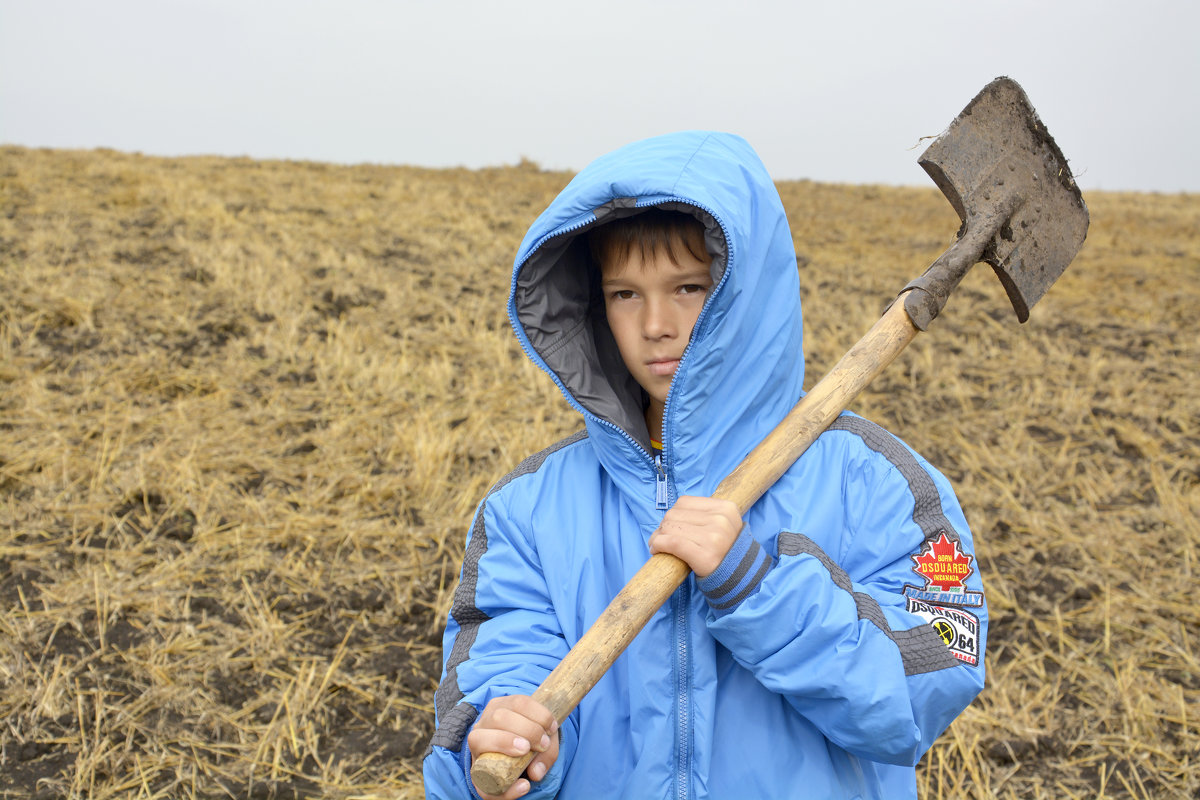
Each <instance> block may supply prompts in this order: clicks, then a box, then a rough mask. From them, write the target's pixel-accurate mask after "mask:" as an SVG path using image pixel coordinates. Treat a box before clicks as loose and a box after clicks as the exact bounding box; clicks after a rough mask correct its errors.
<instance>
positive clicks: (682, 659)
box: [511, 197, 734, 800]
mask: <svg viewBox="0 0 1200 800" xmlns="http://www.w3.org/2000/svg"><path fill="white" fill-rule="evenodd" d="M666 202H680V203H686V204H687V205H691V206H695V207H696V208H699V209H701V210H703V211H704V212H705V213H707V214H708V215H709V216H711V217H712V218H713V219H714V220H716V222H717V224H718V225H719V226H720V227H721V233H722V235H723V236H724V237H725V258H726V262H725V272H724V273H723V274H722V275H721V281H720V283H718V284H717V285H716V286H714V287H713V295H715V294H716V292H717V290H719V289H720V288H721V286H722V285H724V283H725V281H726V280H727V279H728V277H729V265H730V263H731V262H732V261H733V260H734V259H733V243H732V242H731V241H730V239H729V236H728V233H727V231H726V229H725V225H724V224H723V223H722V222H721V218H720V217H719V216H717V215H716V214H715V213H713V211H712V209H710V208H707V207H705V206H702V205H699V204H698V203H693V202H691V201H690V200H686V199H684V198H682V197H671V198H664V199H662V200H659V201H658V202H656V203H651V204H647V205H646V206H645V207H646V208H649V207H652V206H655V205H659V204H661V203H666ZM589 224H590V222H589V221H587V220H584V221H581V222H577V223H575V224H574V225H571V226H569V227H567V228H564V229H562V230H560V231H557V232H556V233H553V234H548V235H546V236H544V237H543V238H542V239H541V241H539V242H538V243H537V244H536V245H535V246H534V247H532V248H530V250H529V255H532V254H533V253H535V252H537V251H538V250H539V249H541V247H542V246H544V245H545V244H546V242H547V241H549V240H550V239H552V238H556V237H558V236H565V235H567V234H568V233H571V232H573V231H576V230H579V229H580V228H583V227H586V226H587V225H589ZM526 259H528V256H526ZM523 265H524V264H523V263H522V266H523ZM519 269H520V268H519V267H518V270H517V271H519ZM516 279H517V278H516V272H514V273H513V278H512V280H513V285H514V286H515V284H516ZM713 295H710V296H709V299H708V301H706V302H705V307H704V308H703V309H701V312H700V316H701V317H703V316H704V315H705V312H706V311H707V310H708V303H709V302H711V300H712V296H713ZM696 322H697V324H698V323H699V322H700V319H697V320H696ZM511 325H512V328H513V332H514V333H516V335H517V342H518V343H519V344H520V345H521V349H522V350H523V351H524V352H525V356H526V358H528V359H529V360H531V361H533V362H534V363H535V364H540V365H541V366H542V367H543V369H545V366H546V364H545V362H544V361H542V358H541V356H540V355H538V354H537V353H536V352H535V351H534V350H533V349H532V348H531V347H530V346H528V344H527V343H526V339H525V333H524V331H522V330H520V328H519V326H518V325H517V323H516V321H515V320H511ZM686 355H687V353H686V352H685V353H684V356H685V357H686ZM680 366H682V362H681V363H680ZM547 371H549V370H547ZM552 377H553V375H552ZM554 382H555V383H556V384H558V386H559V388H560V389H562V390H565V389H566V387H565V386H563V385H562V383H561V382H560V381H559V379H558V378H557V377H554ZM671 383H672V386H673V385H674V379H672V381H671ZM564 393H565V394H566V395H567V397H568V398H569V399H570V402H571V403H572V405H574V406H576V407H577V408H578V409H579V410H580V411H582V412H583V413H585V414H587V413H589V412H588V411H587V410H586V409H584V408H583V407H582V406H581V405H580V404H579V401H578V400H575V398H574V395H572V394H571V393H570V392H564ZM671 399H672V398H671V395H670V391H669V390H668V394H667V407H666V408H664V409H663V426H664V428H663V431H662V441H663V444H664V447H665V445H666V442H667V431H666V424H667V420H668V419H670V413H669V409H670V405H671ZM597 419H599V418H597ZM599 421H600V422H601V423H602V424H604V425H608V426H609V427H611V428H613V429H615V430H616V431H617V433H619V434H620V435H621V436H623V437H624V438H625V439H626V440H628V441H629V442H630V443H631V444H633V445H634V446H635V449H637V450H641V451H642V453H643V454H644V455H645V456H646V457H647V460H648V461H650V465H651V467H652V468H653V469H654V473H655V479H654V486H655V488H654V507H655V509H656V510H659V511H666V510H667V509H668V508H670V505H671V494H672V492H671V485H670V480H669V478H668V476H667V466H666V463H665V461H664V460H663V457H662V455H661V454H656V455H655V456H653V457H651V456H650V454H649V453H647V452H646V451H645V448H643V447H642V446H641V444H640V443H639V442H638V441H637V440H636V439H634V438H633V437H632V436H630V435H629V433H628V432H627V431H626V430H625V429H624V428H621V427H620V426H619V425H617V424H615V423H613V422H609V421H608V420H606V419H599ZM674 602H675V632H676V633H675V668H676V672H675V675H676V679H675V718H676V730H675V736H676V752H677V753H678V754H679V756H678V761H677V763H676V771H675V797H676V799H677V800H687V798H688V797H689V795H690V794H691V785H690V776H691V768H692V737H691V703H690V700H689V695H690V683H691V675H690V672H689V670H690V661H689V654H690V649H689V645H688V639H689V636H688V633H689V627H690V623H689V618H688V617H689V615H688V610H689V608H690V607H691V587H690V584H689V583H688V582H687V581H684V583H683V584H682V585H681V586H680V587H679V589H677V590H676V592H675V594H674Z"/></svg>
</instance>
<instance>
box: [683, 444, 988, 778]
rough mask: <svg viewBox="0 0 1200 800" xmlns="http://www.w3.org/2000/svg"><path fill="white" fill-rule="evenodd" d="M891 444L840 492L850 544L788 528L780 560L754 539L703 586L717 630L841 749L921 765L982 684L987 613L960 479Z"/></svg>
mask: <svg viewBox="0 0 1200 800" xmlns="http://www.w3.org/2000/svg"><path fill="white" fill-rule="evenodd" d="M880 430H881V429H880ZM889 436H890V435H889ZM891 442H892V443H894V444H895V445H898V446H899V448H901V449H900V450H897V449H896V447H892V448H891V450H892V453H893V455H892V459H891V460H890V461H889V460H888V459H887V458H883V457H877V458H872V459H869V466H868V467H867V468H866V469H862V468H856V469H854V470H851V472H852V473H853V475H852V476H851V477H849V478H844V479H843V483H842V485H841V486H840V492H839V491H838V487H835V488H834V490H833V495H835V496H836V502H837V503H838V504H840V507H841V508H844V509H845V516H844V521H843V523H842V524H843V525H844V528H845V530H844V531H843V532H842V533H841V535H833V536H825V535H822V534H823V533H824V532H822V531H816V530H811V531H804V530H797V531H794V532H793V531H783V532H779V533H778V534H777V535H776V536H775V539H774V544H775V548H774V549H775V552H776V553H777V558H775V559H773V558H771V556H770V555H769V554H766V553H764V552H763V550H765V549H767V548H764V547H756V546H754V543H753V542H752V541H751V542H749V543H747V542H746V539H749V538H750V534H749V532H748V531H743V534H742V536H743V537H744V538H743V540H742V543H741V544H740V545H735V546H734V548H733V549H732V550H731V551H730V554H729V556H727V561H729V562H730V563H726V564H722V568H721V569H719V570H718V572H715V573H713V575H710V576H708V577H707V578H706V579H704V580H703V581H700V584H699V585H700V588H701V590H702V591H704V592H705V595H706V597H707V598H708V600H709V607H710V612H709V615H708V626H709V629H710V631H711V632H712V634H713V635H714V636H715V637H716V639H717V640H718V641H720V642H721V643H722V644H723V645H724V646H725V647H727V648H728V649H729V650H730V652H731V653H732V654H733V656H734V658H735V659H736V660H737V661H738V662H739V663H740V664H741V665H742V666H744V667H745V668H747V669H749V670H750V671H751V672H752V673H753V674H754V675H755V677H756V678H757V679H758V681H759V682H760V683H762V684H763V685H764V686H766V687H767V688H769V689H770V690H772V691H774V692H777V693H779V694H781V695H783V696H784V697H785V698H786V700H787V702H788V703H789V704H790V705H791V706H792V708H794V709H795V710H796V711H797V712H798V713H800V714H802V715H803V716H804V717H806V718H807V719H808V720H809V721H810V722H811V723H812V724H813V725H815V726H816V727H817V728H818V729H819V730H820V731H821V732H822V733H823V734H824V735H825V736H826V738H828V739H829V740H831V741H832V742H834V743H835V744H836V745H838V746H839V747H841V748H842V749H844V750H847V751H849V752H851V753H853V754H855V755H858V756H860V757H863V758H867V759H870V760H872V761H880V762H885V763H891V764H902V765H913V764H916V763H917V761H919V760H920V758H921V756H922V755H923V754H924V752H925V751H926V750H927V749H928V748H929V746H930V745H931V744H932V742H933V741H934V739H936V738H937V737H938V736H939V735H940V734H941V733H942V732H943V731H944V730H945V729H946V727H948V726H949V724H950V723H951V722H952V721H953V719H954V718H955V717H956V716H957V715H958V714H959V713H960V712H961V711H962V710H963V709H964V708H965V707H966V706H967V705H968V704H969V703H970V702H971V700H972V699H973V698H974V697H975V695H976V694H978V692H979V691H980V690H981V689H982V688H983V682H984V667H983V658H984V642H985V639H986V630H987V609H986V605H985V604H984V600H983V591H982V583H981V581H980V576H979V571H978V569H977V568H976V564H975V560H974V553H973V546H972V540H971V534H970V531H969V530H968V528H967V523H966V520H965V518H964V517H963V514H962V511H961V509H960V507H959V505H958V502H957V500H956V499H955V498H954V495H953V492H952V491H951V489H950V486H949V483H948V482H947V481H946V480H945V478H944V477H942V476H941V474H940V473H937V472H936V471H935V470H933V469H932V468H931V467H929V465H928V464H926V463H925V462H924V461H923V460H922V459H920V457H919V456H917V455H916V454H915V453H912V451H911V450H908V449H907V447H905V446H903V445H902V444H899V442H898V440H895V439H891ZM896 453H900V455H899V456H897V455H895V454H896ZM898 461H901V462H903V463H901V464H900V467H897V463H896V462H898ZM815 516H817V517H820V515H815ZM818 524H820V523H818ZM820 541H824V542H829V543H834V542H836V543H837V544H836V545H833V544H831V545H829V546H831V547H833V546H836V547H837V549H838V552H836V553H831V552H828V551H827V550H826V549H824V548H823V547H822V546H821V545H820V544H818V542H820ZM766 544H767V547H768V548H769V540H768V542H767V543H766ZM734 561H738V562H740V565H741V567H740V569H739V565H738V564H734V563H733V562H734ZM756 564H757V566H756ZM718 573H720V575H718ZM755 575H759V576H761V577H759V578H758V579H757V580H756V579H755ZM715 577H719V578H721V579H720V580H719V581H716V580H714V578H715Z"/></svg>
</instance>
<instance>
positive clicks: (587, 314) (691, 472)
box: [508, 131, 804, 495]
mask: <svg viewBox="0 0 1200 800" xmlns="http://www.w3.org/2000/svg"><path fill="white" fill-rule="evenodd" d="M651 206H658V207H663V208H667V209H671V210H676V211H683V212H686V213H690V214H692V215H694V216H695V217H696V218H697V219H699V220H700V221H701V222H702V223H703V224H704V226H705V230H706V236H705V240H706V245H707V249H708V252H709V255H710V257H711V258H712V262H711V267H710V270H711V273H712V277H713V290H712V291H711V292H710V294H709V296H708V298H707V300H706V301H705V304H704V308H703V310H702V311H701V312H700V316H699V318H698V319H697V320H696V325H695V327H694V328H693V330H692V335H691V340H690V343H689V344H688V347H687V350H686V351H685V353H684V356H683V358H682V359H681V361H680V364H679V367H678V369H677V370H676V373H675V377H674V379H673V381H672V383H671V389H670V392H669V394H668V396H667V403H666V409H665V413H664V417H663V464H664V466H665V468H666V471H667V475H668V477H669V479H670V481H671V485H672V486H673V488H674V489H676V490H677V491H676V492H673V494H675V495H678V494H704V495H708V494H712V492H713V490H714V489H715V488H716V486H717V484H718V483H720V481H721V480H722V479H723V478H724V477H725V475H726V474H728V473H729V472H730V471H732V470H733V468H734V467H736V466H737V464H738V463H739V462H740V461H741V459H742V458H743V457H744V456H745V455H746V453H748V452H749V451H750V450H751V449H753V447H754V446H755V445H757V444H758V442H759V441H761V440H762V438H763V437H764V436H766V434H767V433H769V432H770V431H771V429H773V428H774V427H775V425H776V424H778V422H779V421H780V420H781V419H782V418H783V417H784V415H786V414H787V412H788V411H789V410H790V409H791V408H792V406H793V405H795V403H796V402H797V401H798V400H799V398H800V396H801V394H802V386H803V381H804V357H803V353H802V351H801V345H802V336H801V333H802V316H801V311H800V293H799V277H798V274H797V268H796V256H795V251H794V248H793V245H792V238H791V232H790V230H789V228H788V224H787V218H786V216H785V213H784V209H783V204H782V202H781V201H780V199H779V194H778V192H777V191H776V189H775V185H774V183H773V182H772V181H771V179H770V177H769V176H768V175H767V172H766V169H765V168H764V167H763V165H762V162H761V161H760V160H759V158H758V156H757V155H756V154H755V152H754V151H753V149H751V147H750V146H749V144H747V143H746V142H745V141H744V140H743V139H741V138H739V137H736V136H732V135H729V134H722V133H711V132H704V131H689V132H683V133H676V134H669V135H666V136H660V137H656V138H652V139H646V140H643V141H640V142H635V143H633V144H631V145H628V146H626V147H624V148H621V149H620V150H617V151H615V152H612V153H610V154H608V155H606V156H603V157H601V158H599V159H597V160H596V161H594V162H593V163H591V164H590V165H588V166H587V167H586V168H585V169H584V170H583V171H581V172H580V173H579V174H578V175H576V176H575V178H574V179H573V180H572V181H571V182H570V183H569V184H568V185H567V186H566V187H565V188H564V189H563V191H562V192H561V193H560V194H559V195H558V197H557V198H556V199H555V200H554V201H553V202H552V203H551V204H550V206H549V207H548V208H547V209H546V210H545V211H544V212H543V213H542V214H541V215H540V216H539V217H538V218H537V220H536V221H535V222H534V223H533V225H532V227H531V228H530V229H529V232H528V233H527V234H526V235H525V239H524V241H523V242H522V243H521V247H520V249H519V250H518V252H517V257H516V261H515V265H514V269H513V280H512V288H511V293H510V296H509V304H508V314H509V319H510V321H511V322H512V325H513V329H514V331H515V332H516V335H517V338H518V339H519V340H520V342H521V345H522V347H523V348H524V350H525V352H526V354H528V355H529V357H530V358H531V359H532V360H533V362H534V363H535V364H537V365H538V366H539V367H540V368H541V369H543V370H545V371H546V372H547V373H548V374H549V375H550V377H551V378H553V379H554V381H555V383H557V384H558V386H559V388H560V389H561V390H562V392H563V394H564V395H565V396H566V398H567V400H568V401H569V402H570V403H571V404H572V405H573V406H574V407H575V408H577V409H578V410H579V411H580V412H581V413H582V414H583V416H584V419H585V422H586V425H587V428H588V436H589V439H590V440H591V442H592V444H593V446H594V447H595V448H596V451H597V455H598V457H599V459H600V461H601V463H602V464H603V466H604V467H605V469H606V470H607V471H608V472H610V473H611V474H612V475H613V476H614V479H616V480H617V482H618V484H619V485H622V487H623V488H624V489H626V490H629V491H642V488H641V487H642V486H643V485H644V484H645V482H646V481H647V480H650V481H653V480H654V476H655V474H656V473H655V468H654V464H653V460H652V458H651V456H650V439H649V435H648V433H647V431H646V425H645V422H644V419H643V409H644V402H645V393H644V392H643V391H642V389H641V387H639V386H638V385H637V383H636V382H635V381H634V380H633V378H632V376H630V374H629V372H628V370H627V369H626V368H625V365H624V363H623V362H622V360H621V356H620V353H619V352H618V350H617V346H616V342H615V340H614V339H613V336H612V333H611V332H610V331H609V328H608V323H607V321H606V319H605V313H604V303H603V296H602V295H601V293H600V290H599V268H598V267H597V266H596V265H595V264H593V263H592V260H591V256H590V253H589V249H588V246H587V242H586V240H585V237H584V236H582V234H584V233H586V232H587V231H588V230H590V229H591V228H592V227H594V226H596V225H601V224H604V223H605V222H608V221H612V220H614V219H619V218H621V217H624V216H629V215H631V214H636V213H638V212H639V211H640V210H643V209H646V208H648V207H651ZM647 466H648V467H649V472H647ZM632 484H637V486H634V485H632Z"/></svg>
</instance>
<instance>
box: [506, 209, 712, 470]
mask: <svg viewBox="0 0 1200 800" xmlns="http://www.w3.org/2000/svg"><path fill="white" fill-rule="evenodd" d="M636 203H637V198H633V197H622V198H617V199H615V200H612V201H610V202H608V203H605V204H604V205H602V206H600V207H598V208H596V209H595V210H594V211H593V214H594V215H595V220H594V221H592V222H589V223H588V224H586V225H584V226H582V227H579V228H576V229H574V230H572V231H570V232H568V233H564V234H562V235H560V236H557V237H555V238H552V239H550V240H548V241H546V242H545V243H544V244H542V246H541V247H539V248H538V249H537V250H536V251H535V252H534V253H532V254H531V255H530V257H529V258H528V259H527V260H526V262H525V264H524V265H523V266H522V267H521V268H520V271H519V273H518V275H517V279H516V285H515V287H514V289H513V300H514V305H515V307H516V311H517V319H518V321H519V322H520V325H521V327H522V328H523V329H524V331H525V335H526V336H528V337H529V343H530V345H531V346H532V347H533V349H534V350H535V351H536V352H537V353H538V355H540V356H541V358H542V360H543V361H545V362H546V366H548V367H549V368H550V369H551V371H553V373H554V374H555V375H557V376H558V378H559V380H560V381H562V384H563V386H565V387H566V389H567V391H568V392H570V394H571V395H572V396H573V397H574V398H575V400H576V401H578V402H579V404H580V405H581V406H583V407H584V408H585V409H586V410H587V411H589V412H591V413H592V414H594V415H595V416H597V417H599V418H600V419H604V420H608V421H609V422H612V423H614V424H616V425H617V426H618V427H620V428H621V429H623V430H624V431H626V432H627V433H629V435H631V436H632V437H633V438H634V439H636V440H637V441H639V442H641V444H642V446H643V447H644V448H646V450H647V452H649V450H650V439H649V434H648V433H647V431H646V424H645V420H644V416H643V414H644V410H645V403H646V396H645V392H644V391H643V390H642V388H641V387H640V386H639V385H638V384H637V382H636V381H635V380H634V379H633V376H632V375H630V374H629V370H628V369H626V368H625V364H624V362H623V361H622V360H621V354H620V351H619V350H618V349H617V343H616V340H615V339H614V338H613V335H612V331H610V330H609V327H608V321H607V319H606V317H605V313H604V296H603V294H602V293H601V291H600V274H599V268H598V267H597V266H596V265H595V264H593V263H592V258H591V254H590V252H589V249H588V244H587V241H586V237H585V236H584V234H586V233H587V232H588V231H589V230H591V228H593V227H595V226H596V225H600V224H603V223H605V222H611V221H613V220H617V219H622V218H625V217H629V216H632V215H634V214H637V213H639V212H641V211H645V210H647V209H648V208H651V207H653V208H662V209H667V210H670V211H680V212H683V213H686V214H690V215H692V216H693V217H695V218H696V219H698V220H700V222H701V223H703V225H704V231H705V234H704V243H705V247H706V249H707V250H708V253H709V255H710V256H711V258H712V262H711V265H710V267H709V272H710V274H711V276H712V279H713V286H717V285H719V284H720V282H721V278H722V277H723V276H724V274H725V269H726V266H727V262H728V247H727V245H726V241H725V233H724V231H722V229H721V226H720V224H719V223H718V222H717V220H716V219H715V218H713V217H712V216H711V215H710V214H709V213H708V212H706V211H704V209H702V208H700V207H699V206H695V205H692V204H690V203H686V202H681V201H668V202H664V203H658V204H655V205H654V206H644V207H640V208H639V207H637V205H636ZM710 302H711V298H710Z"/></svg>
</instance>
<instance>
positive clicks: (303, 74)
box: [0, 0, 1200, 192]
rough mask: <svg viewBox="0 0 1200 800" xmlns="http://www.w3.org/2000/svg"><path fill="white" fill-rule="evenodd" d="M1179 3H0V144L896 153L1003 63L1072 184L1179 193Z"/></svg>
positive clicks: (1199, 6) (901, 165)
mask: <svg viewBox="0 0 1200 800" xmlns="http://www.w3.org/2000/svg"><path fill="white" fill-rule="evenodd" d="M1198 32H1200V2H1193V0H1174V2H1164V1H1162V0H1139V2H1136V3H1135V2H1128V1H1127V2H1116V1H1115V0H1078V1H1077V0H1009V1H1008V2H981V1H979V0H976V1H974V2H971V1H969V0H957V2H949V1H948V0H929V1H928V2H920V3H918V2H903V1H902V0H859V1H858V2H855V1H854V0H845V2H834V1H833V0H822V1H821V2H767V1H765V0H764V1H762V2H752V1H751V2H734V1H733V0H725V2H715V1H710V0H662V1H661V2H655V1H654V0H642V2H634V1H632V0H608V2H603V3H594V2H593V3H580V2H571V1H570V0H559V1H558V2H547V1H545V0H520V1H514V2H482V1H480V0H464V1H463V2H402V1H401V0H390V1H389V0H338V1H337V2H333V1H332V0H311V1H309V0H286V1H285V0H102V1H99V0H0V143H6V144H21V145H27V146H36V147H69V148H80V147H82V148H92V147H111V148H116V149H118V150H125V151H139V152H144V153H152V154H161V155H182V154H198V153H215V154H224V155H249V156H252V157H256V158H289V159H304V160H318V161H333V162H341V163H357V162H375V163H384V164H415V165H426V166H452V165H465V166H469V167H479V166H488V165H501V164H513V163H516V162H517V161H519V160H520V159H521V158H522V157H524V158H528V159H531V160H533V161H535V162H537V163H538V164H540V165H542V166H543V167H547V168H565V169H579V168H581V167H583V166H584V165H585V164H587V162H589V161H590V160H591V159H593V158H595V157H596V156H598V155H600V154H602V153H604V152H606V151H608V150H611V149H614V148H616V147H619V146H620V145H622V144H625V143H626V142H629V141H633V140H635V139H640V138H643V137H645V136H651V135H655V134H658V133H664V132H667V131H671V130H680V129H686V128H714V129H721V130H727V131H731V132H734V133H738V134H741V135H742V136H744V137H746V138H747V139H748V140H749V141H750V143H751V144H752V145H754V147H755V148H756V149H757V150H758V151H759V153H760V155H761V156H762V157H763V160H764V161H765V162H766V164H767V167H768V169H769V170H770V171H771V172H772V174H773V175H774V176H775V177H776V178H777V179H796V178H811V179H814V180H820V181H837V182H851V183H892V184H916V185H932V184H931V183H930V182H929V180H928V178H926V177H925V174H924V172H923V171H922V170H921V169H920V167H918V166H917V157H918V155H919V154H920V151H921V149H923V145H924V143H923V142H922V137H927V136H935V135H937V134H938V133H940V132H941V131H942V129H944V128H945V126H946V125H947V124H949V122H950V120H952V119H953V118H954V116H955V115H956V114H957V113H958V112H959V111H960V110H961V109H962V107H963V106H964V105H966V103H967V102H968V101H969V100H970V99H971V98H972V97H973V96H974V95H975V93H976V92H978V91H979V89H981V88H982V87H983V86H984V85H985V84H986V83H987V82H988V81H989V80H991V79H992V78H994V77H996V76H997V75H1008V76H1010V77H1012V78H1014V79H1016V80H1017V81H1018V82H1019V83H1020V84H1021V85H1022V86H1023V87H1024V88H1025V91H1026V92H1027V94H1028V95H1029V97H1030V99H1031V101H1032V102H1033V104H1034V106H1035V107H1036V108H1037V110H1038V113H1039V114H1040V116H1041V118H1042V120H1043V122H1045V123H1046V126H1047V127H1048V128H1049V130H1050V133H1051V134H1052V135H1053V136H1054V137H1055V139H1056V140H1057V141H1058V144H1059V146H1060V148H1061V149H1062V150H1063V152H1064V153H1065V154H1066V156H1067V158H1068V159H1069V160H1070V162H1071V166H1072V169H1073V170H1074V171H1075V172H1076V175H1077V179H1078V182H1079V184H1080V186H1081V187H1082V188H1083V189H1084V191H1087V190H1089V189H1114V190H1116V189H1132V190H1141V191H1162V192H1177V191H1189V192H1197V191H1200V156H1198V155H1197V142H1200V88H1197V87H1198V86H1200V39H1198V38H1197V37H1198V36H1200V33H1198Z"/></svg>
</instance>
